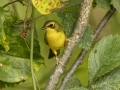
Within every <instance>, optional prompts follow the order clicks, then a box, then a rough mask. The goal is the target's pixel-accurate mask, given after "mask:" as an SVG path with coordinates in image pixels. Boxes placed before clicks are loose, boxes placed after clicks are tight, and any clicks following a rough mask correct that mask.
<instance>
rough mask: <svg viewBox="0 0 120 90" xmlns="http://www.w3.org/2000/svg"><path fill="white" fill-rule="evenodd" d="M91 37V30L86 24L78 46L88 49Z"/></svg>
mask: <svg viewBox="0 0 120 90" xmlns="http://www.w3.org/2000/svg"><path fill="white" fill-rule="evenodd" d="M92 37H93V32H92V30H91V27H90V25H88V26H87V28H86V30H85V32H84V34H83V36H82V39H81V41H80V43H79V47H82V48H84V49H86V50H87V49H90V46H91V44H92Z"/></svg>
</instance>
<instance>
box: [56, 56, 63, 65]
mask: <svg viewBox="0 0 120 90" xmlns="http://www.w3.org/2000/svg"><path fill="white" fill-rule="evenodd" d="M56 61H57V65H58V64H60V65H62V66H63V67H64V65H63V64H62V63H61V62H60V61H59V58H58V57H56Z"/></svg>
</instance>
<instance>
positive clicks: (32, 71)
mask: <svg viewBox="0 0 120 90" xmlns="http://www.w3.org/2000/svg"><path fill="white" fill-rule="evenodd" d="M29 2H30V1H29ZM31 16H32V26H34V7H33V5H32V15H31ZM33 44H34V28H33V29H31V47H30V61H31V73H32V82H33V86H34V90H37V88H36V83H35V77H34V70H33Z"/></svg>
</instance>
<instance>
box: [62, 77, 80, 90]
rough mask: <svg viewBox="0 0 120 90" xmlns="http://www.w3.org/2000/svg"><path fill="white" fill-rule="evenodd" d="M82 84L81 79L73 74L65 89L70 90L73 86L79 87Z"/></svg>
mask: <svg viewBox="0 0 120 90" xmlns="http://www.w3.org/2000/svg"><path fill="white" fill-rule="evenodd" d="M80 86H82V84H81V82H80V80H79V79H78V78H77V77H76V76H73V77H72V78H70V79H69V80H68V81H67V82H66V84H65V88H64V90H69V89H71V88H78V87H80Z"/></svg>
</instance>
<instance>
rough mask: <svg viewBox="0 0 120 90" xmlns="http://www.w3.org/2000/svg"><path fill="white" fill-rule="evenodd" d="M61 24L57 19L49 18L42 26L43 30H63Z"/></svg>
mask: <svg viewBox="0 0 120 90" xmlns="http://www.w3.org/2000/svg"><path fill="white" fill-rule="evenodd" d="M61 28H62V27H61V25H60V24H59V23H58V22H57V21H55V20H48V21H46V22H45V23H44V25H43V27H42V28H41V29H42V30H51V29H52V30H56V31H60V30H61Z"/></svg>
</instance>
